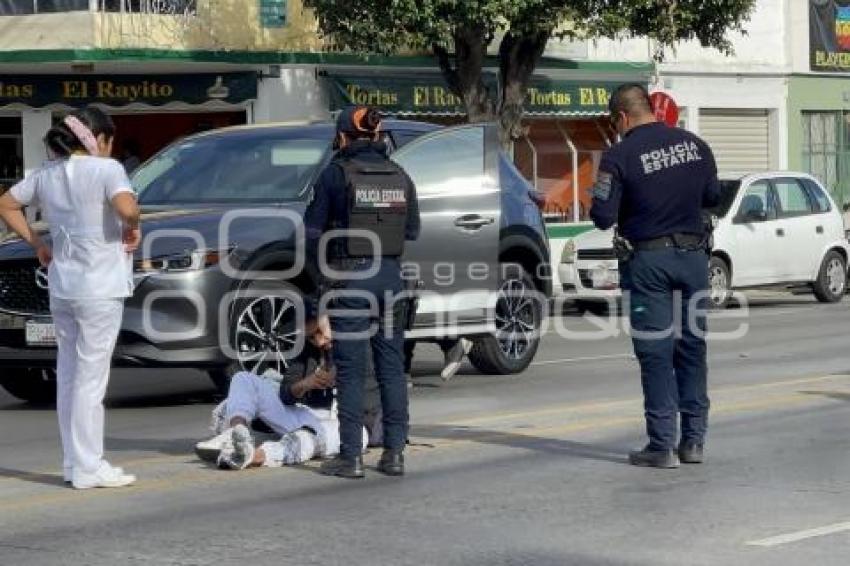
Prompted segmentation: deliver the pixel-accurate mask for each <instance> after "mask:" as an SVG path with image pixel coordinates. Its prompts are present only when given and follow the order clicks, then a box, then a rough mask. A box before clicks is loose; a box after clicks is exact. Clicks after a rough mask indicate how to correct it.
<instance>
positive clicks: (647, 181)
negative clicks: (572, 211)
mask: <svg viewBox="0 0 850 566" xmlns="http://www.w3.org/2000/svg"><path fill="white" fill-rule="evenodd" d="M609 109H610V112H611V121H612V124H614V126H615V127H616V129H617V131H618V133H619V134H620V135H621V136H622V138H623V139H622V142H621V143H619V144H618V145H616V146H614V147H612V148H611V149H609V150H608V151H607V152H606V153H605V155H604V156H603V157H602V162H601V164H600V167H599V177H598V180H597V183H596V186H595V187H594V189H593V207H592V209H591V212H590V216H591V218H592V219H593V222H594V224H596V226H597V227H598V228H600V229H602V230H607V229H609V228H611V227H612V226H614V225H618V235H619V237H618V239H617V241H616V242H615V248H616V249H617V250H618V256H619V257H620V270H621V274H622V287H623V290H624V292H625V293H626V297H625V299H626V304H628V305H629V309H630V318H631V327H632V340H633V343H634V349H635V354H636V355H637V358H638V361H639V362H640V367H641V380H642V384H643V393H644V403H645V411H646V428H647V432H648V434H649V444H648V445H647V446H646V447H645V448H644V449H643V450H640V451H637V452H632V453H631V454H630V455H629V461H630V462H631V463H632V464H634V465H636V466H646V467H659V468H676V467H678V466H679V462H680V461H681V462H685V463H693V464H697V463H701V462H702V461H703V444H704V439H705V434H706V430H707V427H708V409H709V399H708V393H707V383H706V382H707V374H708V369H707V364H706V341H705V332H706V314H707V313H706V311H707V309H708V291H707V290H708V260H709V257H708V250H709V248H710V243H709V242H710V236H711V234H710V228H709V227H707V226H706V222H705V220H704V216H703V208H705V207H711V206H715V205H717V204H718V201H719V199H720V183H719V181H718V179H717V167H716V164H715V161H714V156H713V155H712V152H711V149H710V148H709V147H708V145H707V144H706V143H705V142H704V141H702V140H701V139H700V138H698V137H697V136H695V135H693V134H691V133H690V132H687V131H685V130H681V129H679V128H673V127H668V126H667V125H665V124H663V123H660V122H658V121H657V120H656V118H655V115H654V114H653V111H652V104H651V102H650V98H649V94H648V93H647V90H646V89H645V88H644V87H643V86H641V85H637V84H631V85H623V86H621V87H619V88H618V89H617V90H616V91H615V92H614V94H613V96H612V98H611V101H610V104H609ZM679 414H680V415H681V440H680V441H679V443H678V445H677V443H676V441H677V437H676V432H677V416H678V415H679Z"/></svg>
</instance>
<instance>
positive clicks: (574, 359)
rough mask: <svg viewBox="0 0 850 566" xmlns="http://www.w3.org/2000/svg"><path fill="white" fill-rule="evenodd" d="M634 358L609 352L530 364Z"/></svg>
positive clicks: (542, 364)
mask: <svg viewBox="0 0 850 566" xmlns="http://www.w3.org/2000/svg"><path fill="white" fill-rule="evenodd" d="M632 358H634V356H633V355H632V354H611V355H607V356H588V357H586V358H561V359H560V360H545V361H542V362H532V363H531V365H532V366H551V365H554V364H570V363H575V362H596V361H601V360H631V359H632Z"/></svg>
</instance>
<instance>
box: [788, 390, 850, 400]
mask: <svg viewBox="0 0 850 566" xmlns="http://www.w3.org/2000/svg"><path fill="white" fill-rule="evenodd" d="M800 393H802V394H803V395H813V396H820V397H826V398H827V399H834V400H836V401H844V402H846V403H850V393H847V392H845V391H800Z"/></svg>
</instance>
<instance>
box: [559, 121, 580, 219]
mask: <svg viewBox="0 0 850 566" xmlns="http://www.w3.org/2000/svg"><path fill="white" fill-rule="evenodd" d="M556 124H558V131H559V132H561V135H562V136H564V140H565V141H566V142H567V147H568V148H569V149H570V151H571V152H572V154H573V222H576V223H578V222H579V221H580V220H581V216H580V215H579V206H580V202H579V198H578V149H577V148H576V146H575V144H574V143H573V140H571V139H570V136H569V135H568V134H567V131H566V130H565V129H564V126H563V124H561V122H556Z"/></svg>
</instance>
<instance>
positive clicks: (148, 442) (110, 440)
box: [105, 436, 198, 459]
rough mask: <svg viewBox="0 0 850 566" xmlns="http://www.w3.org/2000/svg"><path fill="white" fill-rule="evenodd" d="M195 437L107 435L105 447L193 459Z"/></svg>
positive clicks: (196, 440)
mask: <svg viewBox="0 0 850 566" xmlns="http://www.w3.org/2000/svg"><path fill="white" fill-rule="evenodd" d="M197 442H198V439H197V438H173V439H169V440H164V439H162V438H116V437H114V436H109V437H107V438H106V440H105V446H106V449H107V450H109V451H110V452H153V453H156V454H165V455H166V456H181V455H185V456H186V458H188V459H194V457H195V456H194V449H195V443H197Z"/></svg>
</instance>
